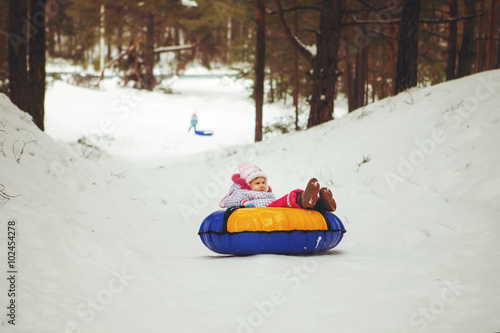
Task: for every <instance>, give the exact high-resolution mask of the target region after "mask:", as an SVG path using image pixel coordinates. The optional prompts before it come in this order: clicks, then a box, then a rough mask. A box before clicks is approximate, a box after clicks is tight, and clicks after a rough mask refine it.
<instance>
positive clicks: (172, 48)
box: [154, 33, 210, 54]
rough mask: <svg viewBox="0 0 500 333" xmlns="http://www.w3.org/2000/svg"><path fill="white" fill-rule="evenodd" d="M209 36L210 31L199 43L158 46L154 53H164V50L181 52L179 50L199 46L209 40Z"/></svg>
mask: <svg viewBox="0 0 500 333" xmlns="http://www.w3.org/2000/svg"><path fill="white" fill-rule="evenodd" d="M209 36H210V33H208V34H206V35H205V37H203V38H202V39H201V41H200V42H199V43H196V44H194V45H173V46H162V47H157V48H156V49H155V50H154V53H155V54H158V53H163V52H179V51H184V50H192V49H195V48H197V47H199V46H200V45H202V44H203V43H205V42H206V41H207V40H208V37H209Z"/></svg>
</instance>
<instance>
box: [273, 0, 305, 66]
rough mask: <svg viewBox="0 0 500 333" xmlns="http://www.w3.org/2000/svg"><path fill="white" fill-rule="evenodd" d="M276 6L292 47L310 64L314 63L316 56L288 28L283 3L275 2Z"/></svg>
mask: <svg viewBox="0 0 500 333" xmlns="http://www.w3.org/2000/svg"><path fill="white" fill-rule="evenodd" d="M273 1H274V4H275V5H276V13H277V14H278V19H279V21H280V23H281V26H282V27H283V31H284V33H285V36H286V38H287V39H288V40H289V41H290V43H292V45H293V46H294V47H295V48H296V49H297V51H298V52H299V54H300V55H301V56H302V57H304V58H305V59H306V60H307V61H309V63H312V61H313V59H314V55H313V54H312V53H311V51H309V50H308V49H306V48H305V46H304V45H303V44H302V43H301V42H300V41H299V39H298V38H297V36H295V35H294V34H293V33H292V31H291V30H290V27H289V26H288V24H287V22H286V20H285V15H284V12H283V8H282V6H281V1H280V0H273Z"/></svg>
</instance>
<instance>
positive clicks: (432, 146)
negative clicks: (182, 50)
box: [0, 71, 500, 333]
mask: <svg viewBox="0 0 500 333" xmlns="http://www.w3.org/2000/svg"><path fill="white" fill-rule="evenodd" d="M203 80H208V81H205V83H207V82H208V84H209V86H208V87H206V86H205V88H204V86H203V84H202V82H203ZM213 83H214V81H210V79H198V80H197V81H193V83H192V84H191V85H189V84H187V85H184V86H183V87H182V86H181V85H179V86H177V89H179V90H178V91H179V95H177V96H176V95H174V96H163V95H162V96H159V95H156V94H155V93H151V94H147V95H145V96H144V99H143V101H144V103H148V104H149V107H148V108H144V107H143V104H140V105H138V106H137V107H134V108H131V112H132V113H131V116H130V117H128V118H126V119H120V121H122V122H120V123H119V122H118V120H116V122H115V124H116V125H117V127H116V132H114V141H113V143H112V144H111V145H108V146H107V145H102V147H101V148H102V150H104V151H106V152H104V151H101V150H96V149H93V148H91V147H88V146H85V145H82V144H76V143H75V142H76V141H77V140H78V138H80V137H81V134H82V133H83V132H84V130H85V129H86V128H89V127H90V128H93V127H94V128H95V126H96V124H99V123H98V122H97V123H96V122H94V123H92V124H91V125H88V122H89V121H94V120H96V121H97V120H99V119H101V117H102V113H99V112H102V109H100V108H99V107H94V106H92V107H91V106H88V105H85V104H83V103H80V102H78V101H77V98H76V97H77V95H74V94H73V93H76V90H72V88H69V87H68V86H64V85H61V86H58V85H57V84H56V85H55V86H54V88H53V90H52V91H51V92H49V94H48V109H47V113H48V114H47V117H48V119H49V120H50V121H49V125H50V126H48V127H49V128H50V129H48V132H49V133H51V136H52V137H54V138H57V139H58V140H61V141H66V142H68V143H63V142H61V141H59V142H56V141H54V140H53V139H51V138H50V137H49V136H48V135H46V134H45V133H41V132H40V131H38V130H37V129H36V127H35V126H34V125H33V124H32V123H31V122H30V119H29V117H28V116H27V115H26V114H25V113H22V112H20V111H19V110H18V109H17V108H16V107H14V106H12V104H11V103H10V102H9V101H8V100H7V98H6V97H5V96H0V110H1V112H0V126H1V127H0V130H1V131H0V141H3V143H2V152H3V153H2V152H0V184H2V186H0V189H1V190H2V192H4V193H6V194H9V195H11V196H12V197H10V198H5V197H4V198H3V199H2V200H3V201H2V202H0V209H1V211H0V218H1V220H0V228H2V230H1V231H0V237H1V238H0V244H6V241H7V240H8V239H7V232H6V231H7V227H8V221H15V227H16V228H17V229H16V232H17V233H16V241H17V245H16V246H17V248H18V251H17V252H16V253H17V257H16V265H17V267H16V268H17V271H18V274H17V286H16V296H15V301H16V305H17V308H16V326H13V325H10V324H9V323H8V321H9V320H10V318H9V317H8V316H7V313H5V314H0V316H1V318H2V319H1V320H2V323H1V326H2V331H4V330H5V331H6V332H108V333H112V332H137V331H145V332H165V331H172V332H318V331H325V330H327V331H331V330H332V328H335V331H336V332H366V331H377V332H471V331H478V332H479V331H482V332H493V331H498V330H499V328H500V321H499V319H498V312H499V310H500V301H499V299H500V289H499V287H498V276H499V274H500V266H499V265H498V259H497V258H498V256H499V255H500V245H499V243H498V238H499V236H500V225H499V223H498V222H499V221H500V209H499V207H500V190H499V188H500V169H499V168H498V164H499V162H500V155H499V154H498V142H500V114H499V113H498V105H499V103H500V93H499V91H500V71H491V72H485V73H481V74H478V75H473V76H470V77H467V78H463V79H460V80H456V81H452V82H447V83H444V84H440V85H437V86H434V87H430V88H426V89H413V90H410V91H408V92H405V93H402V94H399V95H398V96H395V97H392V98H387V99H384V100H382V101H379V102H377V103H374V104H371V105H368V106H366V107H364V108H362V109H359V110H357V111H355V112H353V113H350V114H348V115H346V116H344V117H342V118H341V119H340V120H336V121H332V122H329V123H326V124H323V125H321V126H317V127H315V128H313V129H310V130H308V131H305V132H299V133H293V134H287V135H284V136H280V137H274V138H271V139H269V140H266V141H264V142H262V143H259V144H251V143H249V141H248V140H249V139H248V135H249V134H248V132H247V131H248V130H247V127H246V126H248V127H249V128H250V129H251V128H253V125H254V123H252V122H251V121H250V120H248V122H249V124H247V123H245V124H244V126H242V127H241V128H240V129H239V133H238V131H235V132H232V133H231V134H230V135H228V136H227V137H226V139H228V138H230V137H232V138H233V139H232V141H229V142H228V144H227V145H224V146H219V147H216V148H217V149H213V148H214V147H213V146H210V147H209V146H208V145H207V146H203V149H201V148H200V147H199V146H198V147H197V148H195V147H193V146H196V143H195V142H193V141H191V140H192V139H193V137H191V136H189V137H188V136H187V135H186V136H182V135H181V134H180V132H170V131H165V132H164V133H163V135H165V142H168V141H169V140H177V145H175V146H172V147H171V148H170V149H164V147H163V146H162V145H154V144H151V142H152V140H157V139H158V136H157V135H158V133H160V132H159V130H158V131H157V130H155V128H154V127H153V129H151V126H150V125H151V124H155V123H156V124H158V123H162V124H165V123H166V122H167V121H171V122H173V123H176V122H178V124H179V123H181V120H178V119H186V118H188V116H189V115H190V112H191V110H185V106H186V104H183V103H186V101H187V100H190V101H191V102H192V103H193V104H195V105H198V104H197V103H198V101H199V100H197V98H199V97H200V96H202V97H203V98H205V101H206V103H207V105H209V107H210V108H211V109H212V110H218V111H219V112H212V113H211V115H212V117H213V119H212V121H213V122H214V124H216V123H218V124H221V127H220V128H219V129H218V132H219V133H220V135H221V136H224V135H226V134H227V133H224V128H225V127H227V128H229V127H231V126H233V125H234V124H235V122H234V121H233V120H230V119H227V116H228V114H231V113H230V112H231V111H232V109H231V110H229V109H227V108H228V107H229V108H232V107H233V106H234V104H232V102H231V103H229V101H231V100H233V99H234V101H235V102H236V101H238V102H237V103H241V104H240V105H242V106H243V105H244V107H243V108H247V106H246V105H247V103H249V102H248V100H246V96H244V95H242V94H240V93H238V92H237V91H232V92H230V93H228V90H227V89H225V90H224V89H221V90H219V93H220V95H217V98H215V99H214V98H210V99H209V97H207V96H211V95H213V93H214V91H215V90H216V89H217V85H214V84H213ZM70 89H71V91H70ZM204 89H206V90H204ZM195 90H196V91H195ZM127 91H128V90H112V89H110V90H108V91H107V92H95V91H86V90H81V91H78V93H79V94H81V96H82V97H85V96H87V100H88V101H89V102H90V101H92V102H93V103H95V104H96V105H98V104H99V103H104V104H105V103H109V102H110V101H112V100H113V98H114V100H116V96H121V95H119V94H121V93H127ZM70 92H71V94H70ZM196 92H197V93H196ZM204 92H206V93H204ZM222 92H225V93H226V94H223V93H222ZM128 93H130V91H128ZM113 94H115V95H113ZM116 94H118V95H116ZM110 95H113V96H115V97H113V98H110ZM98 96H101V97H98ZM56 97H57V99H58V101H59V103H61V104H62V105H64V103H68V104H67V105H69V102H68V100H69V99H71V98H73V100H74V102H73V104H71V105H73V107H72V108H71V110H72V112H70V111H68V113H69V114H67V115H66V116H67V118H66V119H59V117H60V116H62V113H61V111H60V110H62V107H60V106H58V105H56V104H57V103H56ZM141 103H142V102H141ZM165 103H167V104H168V105H169V106H170V107H171V108H172V109H173V110H175V109H177V108H178V110H179V111H175V112H178V115H177V116H175V115H172V117H168V116H166V115H164V114H163V113H162V112H161V111H160V105H164V104H165ZM104 104H103V105H104ZM106 105H109V104H106ZM67 109H68V110H69V108H67ZM51 110H52V111H51ZM54 110H55V111H54ZM146 110H148V111H147V112H146ZM180 110H184V111H182V112H181V111H180ZM139 111H143V112H139ZM51 112H55V113H56V114H51ZM174 114H175V113H174ZM247 117H250V113H247ZM92 119H94V120H92ZM234 119H235V120H236V119H238V117H236V116H235V118H234ZM58 121H60V122H58ZM182 121H184V120H182ZM185 122H186V123H187V120H186V121H185ZM140 123H142V124H143V126H142V125H140V126H139V125H138V124H140ZM133 125H135V126H133ZM86 126H89V127H86ZM228 131H229V130H228ZM218 132H217V131H216V134H217V133H218ZM117 133H119V134H117ZM132 134H133V140H134V144H133V145H130V142H131V141H130V138H131V137H130V135H132ZM250 140H251V139H250ZM198 143H200V144H201V145H203V143H202V141H199V142H198ZM231 144H235V145H231ZM179 145H181V146H182V145H184V147H185V152H184V153H182V151H180V150H177V149H178V148H177V147H179ZM22 147H24V150H23V149H22ZM127 147H129V148H130V149H129V150H127ZM141 149H142V150H141ZM21 152H22V153H21ZM186 152H188V153H189V154H186ZM112 155H116V156H121V157H124V156H125V157H127V159H128V160H123V159H121V158H118V157H116V156H112ZM243 160H249V161H251V162H253V163H256V164H257V165H259V166H260V167H261V168H262V169H263V170H264V171H265V172H266V173H267V174H268V176H269V182H270V185H271V186H272V187H273V191H274V192H275V193H276V194H277V195H278V196H280V195H283V194H285V193H286V192H287V191H289V190H291V189H294V188H302V187H303V186H304V185H305V183H306V182H307V180H308V179H309V178H310V177H313V176H315V177H317V178H318V179H319V181H320V183H321V184H323V185H325V186H329V187H330V188H331V189H332V190H333V193H334V197H335V198H336V200H337V204H338V211H337V212H336V213H337V215H338V216H339V217H340V218H341V219H342V220H343V222H344V224H345V226H346V228H347V230H348V232H347V233H346V235H345V237H344V240H343V241H342V242H341V243H340V244H339V246H338V247H337V248H336V249H335V250H333V251H330V252H329V253H327V254H324V255H319V256H272V255H262V256H251V257H241V258H240V257H224V256H217V255H215V254H213V253H211V252H210V251H209V250H208V249H206V248H204V246H203V245H202V244H201V242H200V241H199V239H198V236H197V235H196V232H197V229H198V227H199V224H200V223H201V221H202V220H203V218H204V217H205V216H207V215H208V214H209V213H210V212H212V211H214V210H216V209H217V208H218V206H217V204H218V201H219V200H220V198H221V197H222V196H223V195H224V194H225V192H226V191H227V189H228V188H229V185H230V183H229V175H230V174H231V173H233V172H236V167H237V165H238V163H239V162H241V161H243ZM137 161H148V164H147V165H148V166H144V165H143V166H138V164H137V163H136V162H137ZM132 163H134V164H132ZM4 251H5V252H6V250H5V246H4ZM0 267H4V268H5V267H7V259H6V255H3V256H1V259H0ZM3 270H4V271H6V272H7V269H6V268H5V269H3ZM8 284H9V281H8V280H6V279H0V292H1V293H2V294H3V296H2V308H4V309H6V307H7V305H6V304H7V302H8V301H9V299H7V298H5V297H4V296H5V295H6V292H5V291H6V290H8V288H9V285H8ZM4 312H7V311H6V310H4Z"/></svg>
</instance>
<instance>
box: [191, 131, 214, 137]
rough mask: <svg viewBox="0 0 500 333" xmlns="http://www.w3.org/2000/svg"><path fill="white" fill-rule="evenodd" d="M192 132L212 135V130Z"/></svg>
mask: <svg viewBox="0 0 500 333" xmlns="http://www.w3.org/2000/svg"><path fill="white" fill-rule="evenodd" d="M194 133H195V134H197V135H204V136H209V135H213V134H214V131H212V130H204V131H194Z"/></svg>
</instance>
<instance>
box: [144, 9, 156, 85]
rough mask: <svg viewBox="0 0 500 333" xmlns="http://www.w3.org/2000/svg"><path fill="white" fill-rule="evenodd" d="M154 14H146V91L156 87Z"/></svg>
mask: <svg viewBox="0 0 500 333" xmlns="http://www.w3.org/2000/svg"><path fill="white" fill-rule="evenodd" d="M154 24H155V23H154V14H152V13H148V14H146V45H145V47H144V67H145V73H144V78H143V80H144V82H143V85H144V89H147V90H153V88H154V87H155V86H156V79H155V77H154V75H153V67H154V64H155V56H154V46H155V43H154V40H155V25H154Z"/></svg>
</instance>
